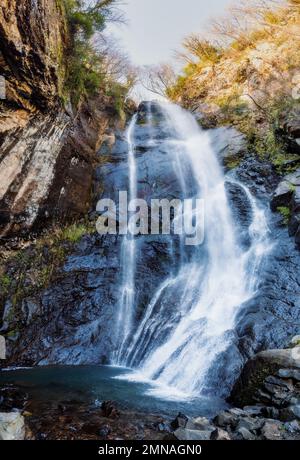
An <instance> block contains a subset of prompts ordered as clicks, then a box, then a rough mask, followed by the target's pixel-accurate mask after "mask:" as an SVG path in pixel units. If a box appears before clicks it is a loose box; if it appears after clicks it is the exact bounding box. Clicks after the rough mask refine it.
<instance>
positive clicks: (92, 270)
mask: <svg viewBox="0 0 300 460" xmlns="http://www.w3.org/2000/svg"><path fill="white" fill-rule="evenodd" d="M146 120H147V105H145V104H144V105H143V106H142V110H141V112H140V113H139V120H138V125H137V127H136V131H135V140H136V163H137V171H138V178H139V180H138V187H137V194H138V197H140V198H144V199H146V200H147V201H148V200H149V199H150V197H151V198H153V197H158V198H163V197H166V198H169V197H170V196H172V197H180V193H181V188H180V184H179V182H178V178H177V177H176V174H174V171H172V169H173V168H172V159H171V158H170V156H169V154H168V152H166V151H164V150H163V148H162V144H159V142H158V143H155V142H154V143H151V144H149V139H148V137H149V136H148V134H147V132H148V131H147V129H146V125H145V123H146ZM153 129H154V131H153V133H152V134H154V138H156V139H161V138H164V137H165V136H166V132H165V129H164V126H163V125H162V124H161V117H160V114H159V110H157V114H156V116H155V123H154V125H153ZM98 159H99V161H100V162H101V163H102V164H101V166H99V167H97V168H96V170H95V182H94V190H93V193H94V194H95V195H97V194H98V197H99V198H104V197H105V198H112V199H113V200H115V201H116V202H118V194H119V191H120V190H128V188H129V184H128V165H127V160H128V144H127V140H126V136H125V133H124V132H123V131H115V133H114V134H112V133H110V134H109V135H108V136H106V140H105V143H103V145H102V147H101V148H100V149H99V152H98ZM232 176H234V178H235V179H236V180H238V181H240V182H242V183H244V184H246V185H247V186H248V187H249V188H250V190H251V192H252V193H253V194H254V195H255V196H257V197H259V199H260V200H261V204H262V205H263V206H265V208H266V209H268V207H269V201H270V198H271V195H272V192H273V191H274V190H275V189H276V187H277V185H278V183H279V178H278V176H277V174H276V173H275V172H274V169H273V168H272V166H271V165H269V164H268V163H264V162H261V161H259V160H256V159H255V158H253V157H249V158H248V159H246V160H244V161H243V162H242V163H241V164H240V165H239V167H238V168H236V169H235V170H234V171H231V172H229V173H228V183H227V190H228V198H229V200H230V203H231V209H232V213H233V215H234V218H235V219H236V220H237V221H238V222H240V224H241V228H242V229H243V228H244V229H245V232H243V231H241V234H240V235H238V237H239V238H240V243H241V244H242V245H244V246H245V247H247V245H249V241H248V239H247V231H246V229H248V227H249V222H251V210H250V206H249V201H248V198H247V196H246V194H245V193H244V191H243V190H242V189H241V188H240V187H237V186H235V185H233V183H232V182H230V181H229V179H230V178H232ZM190 177H191V182H190V184H189V189H190V190H191V194H193V175H192V173H191V174H190ZM94 217H95V216H94ZM269 227H270V244H271V246H272V249H271V250H270V253H269V255H268V257H267V258H266V260H265V263H264V265H263V267H262V271H261V281H260V286H259V289H258V291H257V295H256V296H255V297H254V298H253V299H251V300H250V301H249V302H246V303H245V305H243V308H242V309H241V311H240V313H239V314H238V317H237V320H236V328H235V330H234V331H229V332H228V334H229V335H230V342H231V343H232V346H231V347H230V350H227V351H226V352H225V353H223V354H221V355H220V356H219V357H218V365H216V366H215V367H214V369H213V370H212V371H211V373H210V384H209V386H208V389H207V391H208V393H210V394H216V391H217V392H218V394H219V395H222V396H228V395H229V393H230V391H231V389H232V386H233V384H234V382H235V380H236V379H237V378H238V376H239V373H240V371H241V369H242V367H243V365H244V363H245V361H246V360H247V359H248V358H250V357H251V356H253V355H254V354H255V353H257V352H258V351H260V350H262V349H267V348H276V347H281V346H284V345H285V344H286V341H287V339H288V338H289V337H290V336H293V335H295V334H296V333H298V331H299V326H298V324H299V323H300V311H299V306H298V294H297V293H298V292H299V276H298V275H297V270H298V269H299V253H298V251H297V250H296V249H295V245H294V242H293V240H292V239H291V238H290V237H289V235H288V232H287V229H286V228H284V227H282V225H281V223H280V217H279V216H278V215H277V214H271V212H270V215H269ZM121 241H122V238H121V237H120V236H118V235H115V236H114V235H111V236H105V237H104V236H100V235H97V234H96V233H95V234H94V235H86V236H85V237H84V238H83V239H82V240H81V242H80V243H79V244H78V245H77V246H76V248H75V250H74V252H73V254H71V256H69V258H68V260H67V261H66V263H65V265H64V267H63V269H62V270H61V271H60V273H59V274H58V276H57V280H56V282H55V283H54V284H53V285H51V286H49V288H48V289H46V290H45V291H43V292H40V293H36V294H34V295H32V296H31V297H30V298H26V299H24V300H23V301H22V306H21V309H20V322H21V324H22V325H23V326H21V327H19V329H18V334H17V336H16V337H15V338H14V339H10V340H8V355H9V362H10V363H29V364H32V363H36V364H56V363H60V364H93V363H102V364H107V363H109V362H110V361H111V359H112V356H113V352H114V351H115V350H116V343H117V340H118V338H117V337H116V336H115V331H116V316H117V312H118V308H119V306H120V298H121V286H122V270H121V266H120V263H121V262H120V259H121V257H120V253H121ZM137 241H138V244H137V251H138V256H137V267H136V273H137V274H138V278H137V280H136V292H137V306H138V308H137V310H136V316H135V322H136V324H138V323H139V321H140V319H141V318H142V316H143V313H144V310H145V307H146V306H147V305H148V304H149V302H150V300H151V298H152V297H153V295H154V293H155V291H156V290H157V287H158V286H159V285H160V284H161V282H162V280H163V279H165V278H166V277H167V276H169V274H170V270H171V268H172V266H173V264H175V266H176V263H177V262H176V260H178V259H177V257H178V248H177V246H176V241H175V240H174V243H175V244H174V258H173V259H172V258H170V253H169V251H168V244H167V242H166V240H165V238H164V236H163V235H158V236H147V237H138V239H137ZM176 301H177V296H174V295H173V293H172V298H171V297H170V298H167V299H166V302H165V306H164V308H165V318H164V320H165V321H166V325H167V324H168V322H176V321H178V317H177V316H176V311H177V310H178V311H179V309H178V308H177V307H176ZM7 307H8V306H7ZM7 311H9V309H8V310H7ZM25 324H26V328H24V325H25ZM4 333H5V331H4ZM165 333H166V334H167V333H168V329H167V328H166V330H165ZM140 358H141V356H136V360H137V362H138V361H139V359H140ZM220 381H222V382H223V383H222V386H220V384H219V382H220ZM216 389H217V390H216Z"/></svg>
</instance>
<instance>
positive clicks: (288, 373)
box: [277, 369, 300, 382]
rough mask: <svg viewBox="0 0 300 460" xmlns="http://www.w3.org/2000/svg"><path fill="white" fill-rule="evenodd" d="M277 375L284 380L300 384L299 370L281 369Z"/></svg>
mask: <svg viewBox="0 0 300 460" xmlns="http://www.w3.org/2000/svg"><path fill="white" fill-rule="evenodd" d="M277 375H278V376H279V377H282V378H284V379H293V380H297V381H298V382H300V370H297V369H279V371H278V372H277Z"/></svg>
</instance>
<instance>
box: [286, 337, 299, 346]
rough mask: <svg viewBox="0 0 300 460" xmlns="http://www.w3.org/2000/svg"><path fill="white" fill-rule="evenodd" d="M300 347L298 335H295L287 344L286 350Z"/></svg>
mask: <svg viewBox="0 0 300 460" xmlns="http://www.w3.org/2000/svg"><path fill="white" fill-rule="evenodd" d="M294 347H300V335H295V336H294V337H293V338H292V339H291V340H290V342H289V343H288V348H294Z"/></svg>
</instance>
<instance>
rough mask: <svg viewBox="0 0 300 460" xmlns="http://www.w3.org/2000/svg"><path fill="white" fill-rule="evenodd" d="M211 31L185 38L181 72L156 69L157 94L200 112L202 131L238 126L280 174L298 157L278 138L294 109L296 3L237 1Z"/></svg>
mask: <svg viewBox="0 0 300 460" xmlns="http://www.w3.org/2000/svg"><path fill="white" fill-rule="evenodd" d="M211 32H212V33H211V37H212V38H211V39H208V38H207V37H205V38H203V37H201V36H197V35H191V36H190V37H187V38H186V39H185V40H184V42H183V46H184V51H183V52H182V53H180V57H181V58H183V60H184V62H185V67H184V69H183V71H182V73H181V74H180V75H179V76H176V75H174V73H173V72H172V71H171V70H170V68H169V67H168V66H162V67H160V68H159V69H157V70H156V80H155V79H153V78H152V82H153V81H155V83H156V89H157V88H160V90H163V92H164V93H165V95H166V96H167V97H168V98H169V99H171V100H172V101H174V102H176V103H179V104H181V105H182V106H184V107H185V108H188V109H191V110H193V111H195V112H200V113H202V114H204V117H203V120H202V122H203V124H204V126H208V127H209V126H215V125H235V126H237V128H238V129H239V130H240V131H242V132H243V133H245V134H246V135H247V138H248V140H249V146H250V149H251V150H255V151H256V152H257V153H258V154H259V155H261V156H262V157H264V158H268V159H270V160H271V161H272V162H273V163H274V164H275V165H276V166H277V167H278V169H279V170H282V169H283V170H284V171H286V170H287V171H289V170H291V169H294V168H295V167H297V165H298V164H299V157H298V160H297V158H296V157H295V155H294V153H295V152H294V151H293V149H290V148H289V146H288V145H287V144H288V142H287V140H286V139H285V138H284V136H282V133H283V131H284V124H285V123H286V122H287V119H289V118H293V117H297V116H298V115H297V114H298V111H299V97H300V95H299V84H300V75H299V68H300V54H299V46H300V2H299V0H285V1H271V2H264V1H262V0H253V1H252V2H250V3H249V2H239V5H238V6H236V7H233V8H232V9H231V11H230V15H229V16H228V18H224V19H221V20H220V21H214V22H213V24H212V30H211ZM287 152H288V153H290V155H287ZM297 153H298V152H297Z"/></svg>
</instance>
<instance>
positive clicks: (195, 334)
mask: <svg viewBox="0 0 300 460" xmlns="http://www.w3.org/2000/svg"><path fill="white" fill-rule="evenodd" d="M160 109H161V111H162V113H163V115H164V117H165V119H166V120H167V122H168V125H169V127H170V129H171V132H172V139H171V141H170V139H168V140H167V141H166V140H163V141H162V142H165V144H166V145H165V146H164V148H165V149H168V150H169V152H170V153H171V154H172V153H173V155H174V165H175V167H174V169H175V172H176V174H177V176H178V177H179V179H180V183H181V188H182V194H183V195H185V194H186V193H187V184H188V178H187V177H186V174H187V172H186V169H185V165H187V164H188V165H189V166H190V168H191V170H192V172H193V175H194V179H195V183H196V189H197V192H196V196H195V198H203V199H204V202H205V242H204V245H202V246H201V247H195V248H194V254H193V257H192V261H189V262H186V260H185V258H184V257H182V256H181V257H180V266H179V267H178V272H177V275H174V274H172V275H171V276H170V278H169V279H167V280H164V281H163V283H162V284H161V286H159V287H158V289H157V292H156V293H155V294H154V296H153V298H152V300H151V302H150V303H149V305H148V307H147V308H146V311H145V313H144V317H143V318H142V320H141V321H140V324H139V325H138V327H137V329H136V331H135V333H134V334H133V333H131V341H130V343H129V346H128V348H127V351H126V353H125V355H123V361H122V364H124V365H127V366H130V367H133V368H135V369H137V371H138V372H137V373H136V374H134V375H133V376H131V377H130V378H132V379H141V378H142V379H144V380H146V381H149V380H151V381H152V382H154V383H155V384H156V386H155V387H154V389H153V390H152V393H154V394H157V395H159V396H163V395H165V392H166V388H167V389H168V390H167V393H168V394H170V388H173V389H174V391H175V393H176V392H177V393H179V394H180V395H182V394H187V395H191V396H195V395H199V394H201V391H203V390H204V389H205V386H206V382H207V380H208V379H209V371H210V369H211V367H212V365H213V364H214V363H215V361H216V360H217V358H218V356H219V355H220V354H221V353H222V352H224V351H225V350H226V349H227V348H228V347H229V346H230V331H232V330H233V329H234V326H235V318H236V314H237V313H238V311H239V310H240V308H241V306H242V305H243V304H244V303H245V302H246V301H248V300H249V299H251V298H252V297H253V295H254V294H255V291H256V284H257V274H258V270H259V266H260V263H261V260H262V257H263V255H264V253H265V252H266V251H267V249H268V238H267V233H268V227H267V224H266V219H265V215H264V212H263V211H262V210H261V209H260V208H259V207H258V206H257V204H256V202H255V200H254V198H253V197H252V195H251V193H250V192H249V190H248V189H247V188H246V187H245V186H243V185H241V184H239V183H237V182H236V185H238V186H239V187H240V188H241V190H243V192H244V193H245V195H246V197H247V199H248V201H249V206H250V208H251V212H252V223H251V225H250V228H249V235H250V240H251V244H250V247H249V248H247V249H242V248H241V247H240V246H239V244H238V242H237V238H236V234H235V232H236V230H237V228H236V225H235V224H234V222H233V218H232V215H231V210H230V206H229V203H228V200H227V195H226V189H225V177H224V175H223V172H222V170H221V167H220V165H219V163H218V160H217V157H216V154H215V152H214V150H213V148H212V145H211V139H210V135H209V134H208V133H207V132H203V131H202V130H201V129H200V128H199V126H198V124H197V122H196V120H195V119H194V118H193V116H192V115H191V114H189V113H188V112H186V111H184V110H182V109H181V108H179V107H177V106H174V105H171V104H164V103H162V104H160ZM167 144H168V145H167ZM130 155H132V153H130V152H129V168H130V164H131V163H130ZM131 168H132V166H131ZM130 177H131V179H132V180H134V181H135V184H136V177H135V173H134V174H133V173H132V171H131V173H130ZM170 238H171V236H170ZM130 244H131V241H130V240H129V241H127V242H126V241H125V245H130ZM132 245H133V246H132V247H133V248H134V243H132ZM182 251H183V249H181V252H182ZM134 256H135V252H134V249H132V252H131V256H130V259H129V260H130V265H129V266H131V265H132V267H134V266H135V264H134V260H133V259H134ZM129 266H128V259H127V262H126V273H129V275H126V277H127V276H129V279H128V280H126V283H125V284H124V286H126V287H127V288H129V287H130V289H132V290H133V289H134V280H133V278H134V269H131V268H130V269H129V268H128V267H129ZM130 292H131V294H130V296H129V295H127V296H126V298H125V301H124V300H123V301H122V302H123V305H124V307H123V308H122V309H121V315H122V318H123V321H125V316H124V314H127V315H128V318H129V319H128V318H127V321H128V323H127V324H126V337H128V336H129V334H130V331H129V324H130V323H131V324H132V309H133V303H134V300H133V299H134V292H132V291H130ZM174 293H176V304H175V306H174V309H175V310H176V311H173V312H172V304H171V303H172V302H173V299H174ZM130 302H131V304H130ZM130 309H131V310H130ZM170 311H171V312H172V314H173V319H172V315H171V317H170V314H169V312H170ZM129 312H130V313H129ZM172 321H173V322H172ZM170 323H171V324H170Z"/></svg>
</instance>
